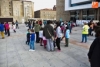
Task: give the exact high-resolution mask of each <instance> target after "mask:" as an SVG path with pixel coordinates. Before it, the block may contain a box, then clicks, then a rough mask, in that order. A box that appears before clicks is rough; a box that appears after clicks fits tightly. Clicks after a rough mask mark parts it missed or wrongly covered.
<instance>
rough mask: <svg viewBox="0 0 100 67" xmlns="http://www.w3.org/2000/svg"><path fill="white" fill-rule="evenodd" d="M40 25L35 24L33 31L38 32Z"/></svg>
mask: <svg viewBox="0 0 100 67" xmlns="http://www.w3.org/2000/svg"><path fill="white" fill-rule="evenodd" d="M40 28H41V27H40V25H39V24H35V27H34V30H35V32H39V31H40Z"/></svg>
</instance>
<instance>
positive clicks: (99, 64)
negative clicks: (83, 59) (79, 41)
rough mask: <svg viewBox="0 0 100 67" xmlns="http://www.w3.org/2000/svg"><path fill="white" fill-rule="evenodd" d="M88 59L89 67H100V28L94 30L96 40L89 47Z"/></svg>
mask: <svg viewBox="0 0 100 67" xmlns="http://www.w3.org/2000/svg"><path fill="white" fill-rule="evenodd" d="M88 58H89V61H90V64H91V67H100V27H98V29H97V30H96V39H95V40H94V41H93V43H92V44H91V46H90V49H89V53H88Z"/></svg>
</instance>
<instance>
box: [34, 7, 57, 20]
mask: <svg viewBox="0 0 100 67" xmlns="http://www.w3.org/2000/svg"><path fill="white" fill-rule="evenodd" d="M34 14H35V18H41V19H46V20H56V11H55V10H53V9H41V10H38V11H35V13H34Z"/></svg>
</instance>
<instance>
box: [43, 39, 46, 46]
mask: <svg viewBox="0 0 100 67" xmlns="http://www.w3.org/2000/svg"><path fill="white" fill-rule="evenodd" d="M43 43H44V48H46V45H47V41H46V40H43Z"/></svg>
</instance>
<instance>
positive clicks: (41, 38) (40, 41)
mask: <svg viewBox="0 0 100 67" xmlns="http://www.w3.org/2000/svg"><path fill="white" fill-rule="evenodd" d="M40 46H43V45H42V38H40Z"/></svg>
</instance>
